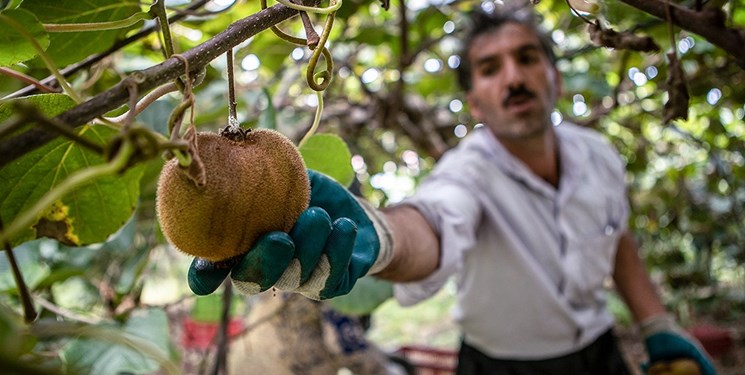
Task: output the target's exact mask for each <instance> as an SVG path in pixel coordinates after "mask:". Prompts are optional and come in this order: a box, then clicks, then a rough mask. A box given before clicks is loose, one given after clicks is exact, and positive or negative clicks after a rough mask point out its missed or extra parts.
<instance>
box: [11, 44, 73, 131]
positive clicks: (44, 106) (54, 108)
mask: <svg viewBox="0 0 745 375" xmlns="http://www.w3.org/2000/svg"><path fill="white" fill-rule="evenodd" d="M0 53H2V52H0ZM17 104H24V105H29V106H33V107H35V108H36V110H37V111H39V113H40V114H41V115H44V116H46V117H54V116H57V115H59V114H60V113H62V112H64V111H66V110H68V109H70V108H72V107H74V106H75V101H74V100H72V98H70V97H69V96H67V95H65V94H42V95H32V96H27V97H24V98H19V99H11V100H4V101H0V123H2V122H3V121H5V120H7V119H9V118H10V117H11V116H12V115H13V114H14V113H15V108H14V107H15V105H17Z"/></svg>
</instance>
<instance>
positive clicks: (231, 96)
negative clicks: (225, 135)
mask: <svg viewBox="0 0 745 375" xmlns="http://www.w3.org/2000/svg"><path fill="white" fill-rule="evenodd" d="M225 58H226V60H227V63H228V64H227V69H228V125H230V127H231V128H233V129H238V111H237V109H236V101H235V72H234V70H235V68H234V67H233V49H232V48H231V49H229V50H228V51H227V52H225Z"/></svg>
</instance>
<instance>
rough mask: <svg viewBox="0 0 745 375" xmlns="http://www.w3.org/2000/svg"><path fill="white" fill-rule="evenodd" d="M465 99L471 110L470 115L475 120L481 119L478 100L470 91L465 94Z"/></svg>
mask: <svg viewBox="0 0 745 375" xmlns="http://www.w3.org/2000/svg"><path fill="white" fill-rule="evenodd" d="M466 101H467V102H468V108H470V110H471V116H473V118H475V119H476V120H477V121H481V107H479V101H478V99H476V98H474V96H473V94H472V93H471V91H469V92H468V93H467V94H466Z"/></svg>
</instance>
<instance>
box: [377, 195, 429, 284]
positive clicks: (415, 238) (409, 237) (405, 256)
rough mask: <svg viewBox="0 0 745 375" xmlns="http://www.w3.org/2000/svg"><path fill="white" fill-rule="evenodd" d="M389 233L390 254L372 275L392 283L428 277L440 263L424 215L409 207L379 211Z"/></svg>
mask: <svg viewBox="0 0 745 375" xmlns="http://www.w3.org/2000/svg"><path fill="white" fill-rule="evenodd" d="M383 215H384V216H385V220H386V221H387V222H388V227H389V228H390V230H391V232H393V245H394V246H393V257H392V259H391V262H390V263H389V264H388V266H387V267H386V268H385V269H383V270H382V271H381V272H379V273H377V274H375V276H376V277H379V278H381V279H387V280H391V281H396V282H407V281H417V280H421V279H423V278H425V277H427V276H429V275H430V274H431V273H432V272H434V271H435V270H436V269H437V267H438V266H439V263H440V241H439V239H438V237H437V234H436V233H435V231H434V230H433V229H432V227H431V226H430V225H429V223H428V222H427V220H425V219H424V216H422V214H420V213H419V211H418V210H417V209H416V208H414V207H411V206H406V205H402V206H396V207H392V208H388V209H385V210H383Z"/></svg>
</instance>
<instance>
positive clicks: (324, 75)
mask: <svg viewBox="0 0 745 375" xmlns="http://www.w3.org/2000/svg"><path fill="white" fill-rule="evenodd" d="M278 2H280V3H281V4H283V5H285V6H287V7H289V8H293V9H296V10H299V11H305V12H312V13H321V14H328V16H327V17H326V24H325V25H324V28H323V33H322V34H321V38H320V41H319V42H318V45H319V46H321V48H316V49H315V50H313V54H312V55H311V57H310V59H309V61H308V69H307V71H306V80H307V82H308V86H310V88H311V89H313V90H315V91H324V90H326V88H327V87H328V86H329V85H330V84H331V78H332V77H333V72H334V61H333V59H332V58H331V52H329V50H328V48H326V47H325V44H326V41H328V38H329V35H330V34H331V27H332V26H333V25H334V18H335V17H336V10H337V9H339V7H340V6H341V3H342V2H341V0H338V1H333V0H332V5H331V6H329V7H327V8H316V7H308V6H304V5H298V4H294V3H291V2H289V1H287V0H278ZM266 7H267V3H266V0H261V9H266ZM270 29H271V30H272V32H273V33H274V34H275V35H277V36H278V37H279V38H281V39H283V40H286V41H288V42H290V43H293V44H296V45H300V46H305V45H307V42H308V41H307V40H306V39H303V38H298V37H295V36H292V35H289V34H287V33H285V32H284V31H282V30H280V29H279V28H278V27H277V26H272V27H271V28H270ZM321 55H323V58H324V59H325V60H326V70H324V71H322V72H319V73H317V74H316V73H315V71H316V66H317V64H318V59H319V58H320V57H321ZM317 80H320V82H318V81H317Z"/></svg>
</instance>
